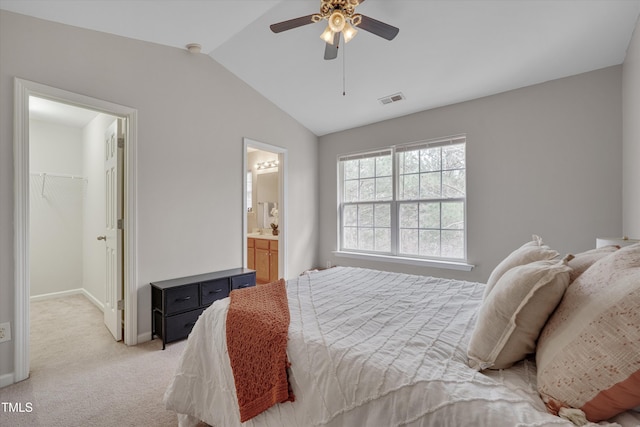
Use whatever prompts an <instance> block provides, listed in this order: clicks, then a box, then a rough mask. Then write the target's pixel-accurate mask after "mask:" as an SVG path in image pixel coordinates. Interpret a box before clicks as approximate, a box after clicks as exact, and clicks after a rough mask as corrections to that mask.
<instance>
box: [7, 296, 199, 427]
mask: <svg viewBox="0 0 640 427" xmlns="http://www.w3.org/2000/svg"><path fill="white" fill-rule="evenodd" d="M185 343H186V341H179V342H176V343H172V344H168V345H167V348H166V350H164V351H162V342H161V341H160V340H159V339H156V340H153V341H150V342H147V343H144V344H140V345H137V346H131V347H127V346H126V345H124V344H123V343H122V342H115V341H114V339H113V337H112V336H111V335H110V333H109V331H108V330H107V328H106V327H105V326H104V324H103V322H102V312H101V311H100V310H99V309H98V308H97V307H96V306H95V305H93V304H92V303H91V302H90V301H89V300H87V299H86V298H85V297H84V296H82V295H74V296H71V297H65V298H58V299H53V300H45V301H38V302H34V303H32V304H31V341H30V344H31V372H30V378H29V379H27V380H25V381H22V382H20V383H17V384H13V385H11V386H8V387H4V388H2V389H0V402H12V403H14V404H15V403H21V404H22V408H23V409H24V408H25V407H26V404H27V403H28V402H29V403H31V407H32V411H31V412H22V413H12V412H8V411H3V410H2V408H0V425H1V426H12V427H13V426H16V427H17V426H29V427H31V426H47V427H49V426H65V427H74V426H114V427H116V426H117V427H121V426H154V427H155V426H158V427H162V426H177V424H178V422H177V418H176V415H175V413H173V412H171V411H167V410H166V409H165V408H164V404H163V402H162V398H163V396H164V392H165V390H166V388H167V385H168V384H169V381H170V379H171V377H172V375H173V373H174V371H175V368H176V366H177V364H178V360H179V358H180V354H181V353H182V350H183V349H184V346H185ZM205 425H206V424H202V426H205Z"/></svg>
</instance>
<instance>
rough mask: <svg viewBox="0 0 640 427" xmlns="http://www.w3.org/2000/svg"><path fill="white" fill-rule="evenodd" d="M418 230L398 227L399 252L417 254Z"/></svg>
mask: <svg viewBox="0 0 640 427" xmlns="http://www.w3.org/2000/svg"><path fill="white" fill-rule="evenodd" d="M418 240H419V239H418V230H413V229H400V253H403V254H408V255H418Z"/></svg>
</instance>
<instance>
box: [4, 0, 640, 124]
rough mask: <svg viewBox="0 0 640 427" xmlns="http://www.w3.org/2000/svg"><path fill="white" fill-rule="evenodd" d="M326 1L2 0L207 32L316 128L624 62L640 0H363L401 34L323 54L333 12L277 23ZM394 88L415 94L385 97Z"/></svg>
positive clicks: (198, 37)
mask: <svg viewBox="0 0 640 427" xmlns="http://www.w3.org/2000/svg"><path fill="white" fill-rule="evenodd" d="M319 4H320V2H319V0H230V1H224V0H209V1H204V0H155V1H148V0H128V1H126V2H125V1H122V2H113V1H111V0H29V1H24V0H0V8H2V9H6V10H10V11H13V12H17V13H22V14H26V15H31V16H35V17H39V18H43V19H48V20H52V21H58V22H62V23H65V24H69V25H74V26H78V27H84V28H90V29H94V30H98V31H104V32H108V33H112V34H118V35H122V36H126V37H131V38H135V39H140V40H145V41H150V42H155V43H160V44H164V45H168V46H173V47H177V48H184V47H185V46H186V45H187V44H189V43H199V44H201V45H202V52H203V53H204V54H209V55H210V56H211V57H212V58H213V59H215V60H216V61H218V62H219V63H221V64H222V65H223V66H225V67H226V68H227V69H229V70H230V71H231V72H233V73H234V74H236V75H237V76H238V77H239V78H241V79H242V80H244V81H245V82H247V83H248V84H249V85H250V86H252V87H253V88H254V89H256V90H257V91H258V92H260V93H261V94H263V95H264V96H265V97H266V98H268V99H270V100H271V101H272V102H273V103H274V104H276V105H277V106H279V107H280V108H281V109H282V110H284V111H286V112H287V113H288V114H289V115H291V116H292V117H294V118H295V119H296V120H298V121H299V122H300V123H302V124H303V125H304V126H306V127H307V128H308V129H310V130H311V131H312V132H314V133H315V134H316V135H324V134H328V133H332V132H336V131H340V130H344V129H349V128H353V127H357V126H362V125H365V124H369V123H373V122H377V121H381V120H385V119H389V118H393V117H398V116H402V115H406V114H410V113H413V112H417V111H422V110H425V109H429V108H434V107H439V106H443V105H449V104H453V103H456V102H461V101H465V100H470V99H474V98H479V97H482V96H487V95H491V94H495V93H499V92H503V91H507V90H511V89H515V88H519V87H524V86H528V85H532V84H536V83H541V82H545V81H548V80H553V79H557V78H561V77H565V76H569V75H574V74H579V73H582V72H587V71H591V70H595V69H599V68H603V67H607V66H611V65H617V64H621V63H622V62H623V61H624V57H625V51H626V48H627V46H628V44H629V40H630V39H631V34H632V32H633V29H634V27H635V25H636V21H637V20H638V16H639V14H640V0H366V1H365V2H364V3H363V4H361V5H360V6H358V10H357V11H358V12H359V13H362V14H364V15H367V16H369V17H372V18H375V19H378V20H380V21H384V22H387V23H389V24H391V25H393V26H396V27H398V28H400V33H399V34H398V36H397V37H396V38H395V39H394V40H393V41H387V40H384V39H382V38H380V37H377V36H375V35H373V34H371V33H367V32H365V31H363V30H360V31H359V33H358V35H357V36H356V37H355V38H354V39H353V40H352V41H351V42H350V43H349V44H348V45H347V46H346V48H345V49H342V48H341V52H340V54H339V56H338V59H336V60H333V61H325V60H324V59H323V53H324V42H323V41H322V40H320V38H319V35H320V33H321V32H322V31H323V30H324V26H325V25H324V24H322V23H317V24H311V25H307V26H304V27H300V28H297V29H293V30H289V31H286V32H283V33H280V34H273V33H272V32H271V31H270V30H269V25H270V24H272V23H275V22H280V21H284V20H287V19H291V18H296V17H299V16H303V15H308V14H311V13H315V12H317V11H318V8H319ZM343 53H345V56H346V58H345V59H346V61H345V62H343ZM343 82H344V84H345V88H346V95H345V96H343V95H342V92H343ZM397 92H402V93H403V94H404V95H405V97H406V99H405V100H403V101H401V102H397V103H392V104H388V105H384V106H383V105H382V104H381V103H380V102H378V99H379V98H382V97H384V96H387V95H391V94H395V93H397Z"/></svg>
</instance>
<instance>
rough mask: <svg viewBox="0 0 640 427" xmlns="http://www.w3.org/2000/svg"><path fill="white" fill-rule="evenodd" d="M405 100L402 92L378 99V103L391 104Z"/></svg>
mask: <svg viewBox="0 0 640 427" xmlns="http://www.w3.org/2000/svg"><path fill="white" fill-rule="evenodd" d="M403 99H407V98H405V96H404V94H403V93H402V92H398V93H394V94H393V95H389V96H385V97H383V98H380V99H378V102H379V103H380V104H382V105H387V104H392V103H394V102H398V101H402V100H403Z"/></svg>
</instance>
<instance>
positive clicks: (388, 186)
mask: <svg viewBox="0 0 640 427" xmlns="http://www.w3.org/2000/svg"><path fill="white" fill-rule="evenodd" d="M392 198H393V178H391V177H390V176H389V177H386V178H376V200H391V199H392Z"/></svg>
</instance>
